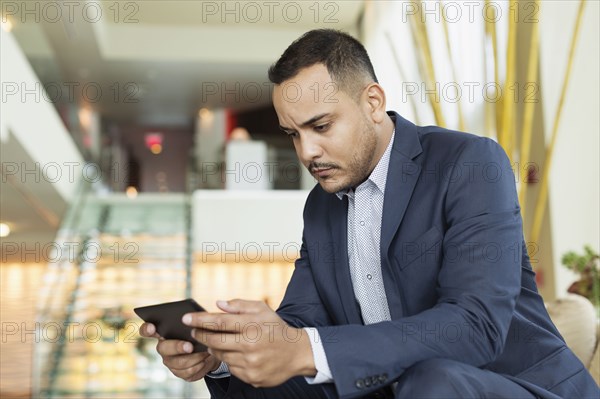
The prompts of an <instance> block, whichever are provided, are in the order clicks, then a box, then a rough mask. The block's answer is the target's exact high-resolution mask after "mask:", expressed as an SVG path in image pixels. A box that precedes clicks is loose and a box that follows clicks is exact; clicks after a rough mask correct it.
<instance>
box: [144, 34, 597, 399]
mask: <svg viewBox="0 0 600 399" xmlns="http://www.w3.org/2000/svg"><path fill="white" fill-rule="evenodd" d="M269 77H270V79H271V81H272V82H273V83H274V84H275V87H274V91H273V104H274V106H275V110H276V112H277V116H278V118H279V124H280V126H281V129H282V130H283V131H284V132H285V133H286V134H287V135H289V136H290V137H291V140H292V141H293V143H294V146H295V149H296V152H297V154H298V157H299V158H300V160H301V161H302V163H303V164H304V165H305V166H306V167H307V168H308V170H309V171H310V172H311V173H312V174H313V176H315V178H316V179H317V180H318V183H319V184H318V185H317V186H316V187H315V188H314V189H313V190H312V191H311V193H310V195H309V197H308V199H307V201H306V206H305V210H304V233H303V245H302V248H301V254H300V255H301V256H300V259H298V260H297V261H296V267H295V271H294V274H293V276H292V279H291V281H290V283H289V285H288V288H287V291H286V294H285V297H284V299H283V302H282V304H281V306H280V307H279V309H278V310H277V312H276V313H275V312H273V311H272V310H271V309H269V308H268V307H267V306H266V305H265V304H263V303H260V302H253V301H243V300H233V301H228V302H221V301H220V302H218V303H217V305H218V306H219V308H220V309H221V310H223V311H224V313H214V314H209V313H193V314H188V315H186V316H184V320H183V322H184V323H186V324H189V325H191V326H194V327H196V328H197V329H196V330H195V331H194V333H193V335H194V337H195V338H196V339H198V340H199V341H201V342H203V343H205V344H206V345H207V346H208V347H209V348H210V353H196V354H191V353H190V352H191V345H190V344H189V343H184V342H182V341H174V340H162V341H160V342H159V344H158V347H157V349H158V352H159V353H160V354H161V355H162V356H163V359H164V363H165V365H167V367H169V368H170V369H171V371H172V372H173V373H174V374H175V375H176V376H179V377H181V378H184V379H186V380H187V381H195V380H198V379H200V378H203V377H204V376H205V375H207V373H209V372H210V374H208V378H206V382H207V384H208V387H209V389H210V390H211V393H212V395H213V396H214V397H221V398H224V397H227V398H250V397H252V398H254V397H263V398H321V397H328V398H335V397H341V398H358V397H373V398H375V397H380V398H384V397H389V398H392V397H396V398H418V397H422V398H468V397H494V398H536V397H543V398H559V397H577V398H581V397H598V394H599V390H598V387H597V386H596V384H595V383H594V382H593V380H592V379H591V376H590V375H589V373H588V372H587V371H586V370H585V368H584V366H583V365H582V364H581V362H580V361H579V360H578V359H577V358H576V357H575V356H574V355H573V353H572V352H571V351H570V350H569V349H568V348H567V347H566V345H565V343H564V341H563V339H562V338H561V336H560V334H559V333H558V331H557V330H556V328H555V327H554V325H553V324H552V322H551V321H550V319H549V316H548V314H547V312H546V310H545V308H544V305H543V302H542V298H541V297H540V296H539V294H538V292H537V288H536V285H535V280H534V273H533V272H532V270H531V266H530V264H529V258H528V256H527V253H526V250H525V245H524V240H523V235H522V226H521V217H520V210H519V205H518V201H517V196H516V192H515V184H514V176H513V174H512V171H511V167H510V162H509V161H508V159H507V157H506V155H505V154H504V152H503V151H502V149H501V148H500V147H499V146H498V145H497V144H496V143H495V142H493V141H492V140H489V139H486V138H481V137H477V136H473V135H469V134H465V133H460V132H450V131H447V130H444V129H441V128H438V127H425V128H423V127H417V126H415V125H413V124H412V123H410V122H408V121H406V120H404V119H403V118H402V117H401V116H400V115H398V114H396V113H394V112H386V108H385V93H384V91H383V89H382V87H381V86H380V85H379V84H378V83H377V79H376V77H375V72H374V70H373V67H372V65H371V62H370V60H369V57H368V55H367V53H366V51H365V49H364V47H363V46H362V45H361V44H360V43H359V42H358V41H356V40H355V39H353V38H352V37H350V36H348V35H346V34H344V33H341V32H338V31H333V30H315V31H311V32H308V33H306V34H305V35H303V36H302V37H301V38H300V39H298V40H297V41H295V42H294V43H292V45H290V47H289V48H288V49H287V50H286V51H285V52H284V54H283V55H282V56H281V58H280V59H279V60H278V61H277V63H275V64H274V65H273V66H272V67H271V69H270V70H269ZM249 328H252V331H251V332H249V331H248V329H249ZM141 333H142V335H145V336H156V334H155V329H154V326H152V325H148V324H145V325H143V326H142V328H141ZM250 337H251V338H250ZM221 362H223V363H221Z"/></svg>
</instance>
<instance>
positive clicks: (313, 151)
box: [296, 134, 323, 162]
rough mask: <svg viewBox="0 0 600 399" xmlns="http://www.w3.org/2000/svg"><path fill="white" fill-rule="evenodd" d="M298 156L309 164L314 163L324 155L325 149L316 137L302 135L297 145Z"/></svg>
mask: <svg viewBox="0 0 600 399" xmlns="http://www.w3.org/2000/svg"><path fill="white" fill-rule="evenodd" d="M296 152H297V153H298V156H299V157H300V158H301V159H302V160H304V161H307V162H311V161H314V160H316V159H318V158H320V157H321V156H322V155H323V148H322V147H321V145H320V144H319V142H318V140H317V139H316V138H315V137H311V135H310V134H300V139H299V140H297V143H296Z"/></svg>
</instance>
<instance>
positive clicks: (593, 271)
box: [562, 245, 600, 309]
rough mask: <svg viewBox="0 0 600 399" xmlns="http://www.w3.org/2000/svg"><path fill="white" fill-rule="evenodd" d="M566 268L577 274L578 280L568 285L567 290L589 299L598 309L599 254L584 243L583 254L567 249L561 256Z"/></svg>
mask: <svg viewBox="0 0 600 399" xmlns="http://www.w3.org/2000/svg"><path fill="white" fill-rule="evenodd" d="M562 263H563V265H565V266H566V267H567V269H570V270H573V271H574V272H575V273H577V274H579V280H578V281H575V282H574V283H573V284H571V286H570V287H569V289H568V291H569V292H572V293H574V294H579V295H583V296H584V297H586V298H587V299H589V300H590V301H591V302H592V303H593V304H594V306H595V307H596V309H600V266H599V264H600V256H599V255H598V253H597V252H595V251H594V250H593V249H592V247H590V246H589V245H585V246H584V247H583V254H578V253H575V252H574V251H569V252H567V253H566V254H564V255H563V257H562Z"/></svg>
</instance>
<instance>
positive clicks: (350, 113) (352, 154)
mask: <svg viewBox="0 0 600 399" xmlns="http://www.w3.org/2000/svg"><path fill="white" fill-rule="evenodd" d="M356 96H361V99H360V100H359V101H358V102H357V101H356V100H355V99H353V98H351V97H350V96H349V95H348V94H346V93H345V92H343V91H341V90H339V88H338V87H337V86H336V84H335V83H333V81H332V79H331V77H330V76H329V72H328V71H327V68H326V67H325V66H324V65H322V64H316V65H313V66H311V67H308V68H304V69H302V70H300V72H299V73H298V74H297V75H296V76H294V77H293V78H291V79H289V80H287V81H285V82H282V83H281V84H280V85H276V86H275V88H274V91H273V105H274V106H275V111H276V112H277V116H278V118H279V125H280V126H281V128H282V130H283V131H284V132H285V133H286V134H288V135H289V136H290V137H291V138H292V140H293V142H294V147H295V148H296V154H298V158H299V159H300V161H301V162H302V163H303V164H304V166H305V167H306V168H307V169H308V170H309V171H310V173H311V174H312V175H313V176H314V177H315V178H316V179H317V181H318V182H319V184H320V185H321V187H322V188H323V190H325V191H326V192H328V193H335V192H337V191H340V190H343V189H346V188H350V187H356V186H358V185H359V184H360V183H362V182H363V181H364V180H366V179H367V178H368V177H369V175H370V173H371V171H372V170H373V168H374V167H375V164H376V160H375V159H374V156H375V150H376V148H377V143H378V141H377V135H376V132H375V129H374V123H373V121H372V120H371V119H370V118H369V116H368V113H367V110H366V108H365V107H366V104H365V103H364V100H363V96H362V93H356Z"/></svg>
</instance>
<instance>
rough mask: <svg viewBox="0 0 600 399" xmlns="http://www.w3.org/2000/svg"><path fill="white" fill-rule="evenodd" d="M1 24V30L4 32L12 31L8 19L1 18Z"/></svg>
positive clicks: (11, 25)
mask: <svg viewBox="0 0 600 399" xmlns="http://www.w3.org/2000/svg"><path fill="white" fill-rule="evenodd" d="M1 23H2V29H4V30H5V31H6V32H10V31H11V30H12V28H13V24H12V22H11V21H10V19H8V18H6V17H4V16H3V17H2V20H1Z"/></svg>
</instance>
